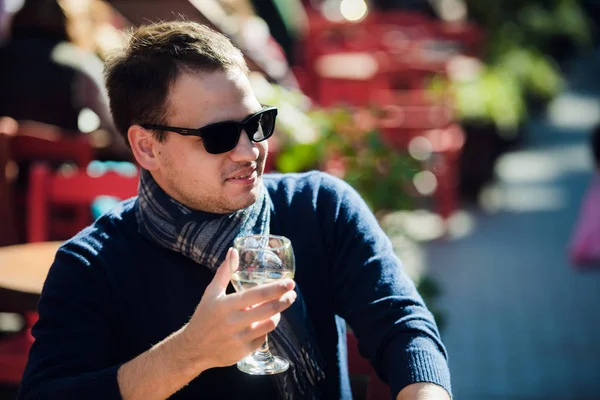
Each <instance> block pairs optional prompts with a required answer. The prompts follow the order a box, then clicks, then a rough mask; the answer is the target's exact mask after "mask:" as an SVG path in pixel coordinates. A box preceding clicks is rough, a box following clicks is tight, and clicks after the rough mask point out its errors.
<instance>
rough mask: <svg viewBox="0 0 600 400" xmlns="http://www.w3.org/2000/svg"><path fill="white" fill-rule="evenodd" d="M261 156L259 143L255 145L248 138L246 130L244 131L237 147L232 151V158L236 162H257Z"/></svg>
mask: <svg viewBox="0 0 600 400" xmlns="http://www.w3.org/2000/svg"><path fill="white" fill-rule="evenodd" d="M259 155H260V149H259V148H258V146H257V143H254V142H252V141H251V140H250V138H249V137H248V134H247V133H246V131H245V130H242V133H241V135H240V139H239V140H238V143H237V145H236V146H235V147H234V149H233V150H231V153H230V157H231V159H232V160H233V161H235V162H249V161H256V160H257V159H258V157H259Z"/></svg>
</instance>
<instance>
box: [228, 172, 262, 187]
mask: <svg viewBox="0 0 600 400" xmlns="http://www.w3.org/2000/svg"><path fill="white" fill-rule="evenodd" d="M244 175H247V176H246V177H245V178H236V176H244ZM257 179H258V173H257V172H256V168H247V169H243V170H240V171H237V172H235V173H233V174H231V176H230V177H229V178H227V179H226V181H227V182H231V183H235V184H240V185H253V184H254V182H256V180H257Z"/></svg>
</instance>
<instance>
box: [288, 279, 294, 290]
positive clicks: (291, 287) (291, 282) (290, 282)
mask: <svg viewBox="0 0 600 400" xmlns="http://www.w3.org/2000/svg"><path fill="white" fill-rule="evenodd" d="M294 287H296V282H294V281H293V280H291V279H286V282H285V288H286V289H287V290H292V289H293V288H294Z"/></svg>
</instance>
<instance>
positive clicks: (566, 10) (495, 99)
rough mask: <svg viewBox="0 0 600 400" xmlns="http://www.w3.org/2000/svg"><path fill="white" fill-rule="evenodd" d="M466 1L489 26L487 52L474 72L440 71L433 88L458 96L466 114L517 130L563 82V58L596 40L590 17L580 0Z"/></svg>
mask: <svg viewBox="0 0 600 400" xmlns="http://www.w3.org/2000/svg"><path fill="white" fill-rule="evenodd" d="M466 3H467V6H468V9H469V14H470V17H471V18H472V19H473V20H475V21H477V22H478V23H479V24H481V26H482V27H483V29H484V30H485V32H486V54H485V55H484V56H483V60H482V61H481V65H480V66H479V67H478V68H476V69H475V70H474V71H472V72H471V74H467V75H468V76H466V77H465V74H464V73H461V71H458V73H457V74H454V75H453V74H450V78H449V79H443V78H441V77H436V78H434V79H433V81H432V83H431V88H432V89H433V90H434V92H437V93H441V92H445V93H446V94H447V95H449V96H450V97H451V99H453V101H454V102H455V106H456V108H457V114H458V117H459V119H460V120H462V121H468V122H476V123H477V122H484V123H492V124H493V125H495V126H496V128H497V129H498V130H499V131H500V132H501V133H502V132H504V133H506V132H511V131H512V132H515V131H516V130H518V129H519V126H520V125H521V124H522V123H523V121H524V120H525V119H526V118H527V116H528V114H529V111H531V110H534V109H536V108H538V107H539V106H543V105H545V104H546V103H548V102H549V101H550V100H552V98H554V97H555V96H556V95H557V94H558V92H559V91H560V90H561V88H562V87H563V78H562V74H561V70H560V67H559V64H558V62H559V61H564V58H565V57H567V56H568V54H569V53H570V52H573V51H577V50H584V49H587V48H589V47H590V45H591V44H592V25H591V22H590V19H589V18H588V17H587V16H586V15H585V12H584V11H583V8H582V6H581V5H580V2H579V1H577V0H503V1H501V2H482V1H479V0H466ZM458 69H459V70H460V67H458Z"/></svg>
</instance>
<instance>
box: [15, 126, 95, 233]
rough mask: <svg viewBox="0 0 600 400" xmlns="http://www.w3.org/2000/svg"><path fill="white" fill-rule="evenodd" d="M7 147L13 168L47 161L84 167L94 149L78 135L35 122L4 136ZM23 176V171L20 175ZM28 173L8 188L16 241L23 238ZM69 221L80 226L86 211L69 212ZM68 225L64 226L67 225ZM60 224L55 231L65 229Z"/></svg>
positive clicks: (19, 177)
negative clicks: (10, 192)
mask: <svg viewBox="0 0 600 400" xmlns="http://www.w3.org/2000/svg"><path fill="white" fill-rule="evenodd" d="M5 142H6V147H7V159H8V161H7V162H12V163H14V164H16V165H21V166H23V165H28V166H30V165H31V164H32V163H34V162H40V161H43V162H48V163H50V164H52V165H56V166H58V165H60V164H63V163H67V162H71V163H73V164H74V165H75V166H77V167H78V168H85V167H86V166H87V165H88V164H89V163H90V162H91V161H92V160H93V148H92V146H91V144H90V141H89V138H88V137H86V136H82V135H81V134H79V133H76V134H73V133H70V132H66V131H64V130H62V129H60V128H58V127H56V126H53V125H47V124H43V123H40V122H35V121H25V122H19V123H17V122H16V121H15V129H14V132H13V133H12V134H9V135H6V137H5ZM21 174H23V171H22V172H21ZM27 179H28V174H26V175H21V176H17V178H16V181H13V182H12V183H10V184H9V185H8V186H10V188H11V189H12V196H11V202H12V209H13V210H14V219H15V221H14V226H15V228H16V230H17V232H18V234H17V236H18V237H19V241H21V242H22V241H23V240H24V239H25V236H26V234H25V231H26V228H25V219H26V216H25V209H26V204H25V203H26V192H27ZM69 219H70V220H75V223H76V224H78V225H81V223H83V221H86V220H87V210H86V209H83V208H80V209H75V210H73V212H72V216H70V218H69ZM65 222H67V224H66V226H68V223H69V222H70V221H65ZM65 229H66V228H64V225H62V226H61V225H59V226H58V230H59V232H60V231H61V230H63V231H64V230H65Z"/></svg>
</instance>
